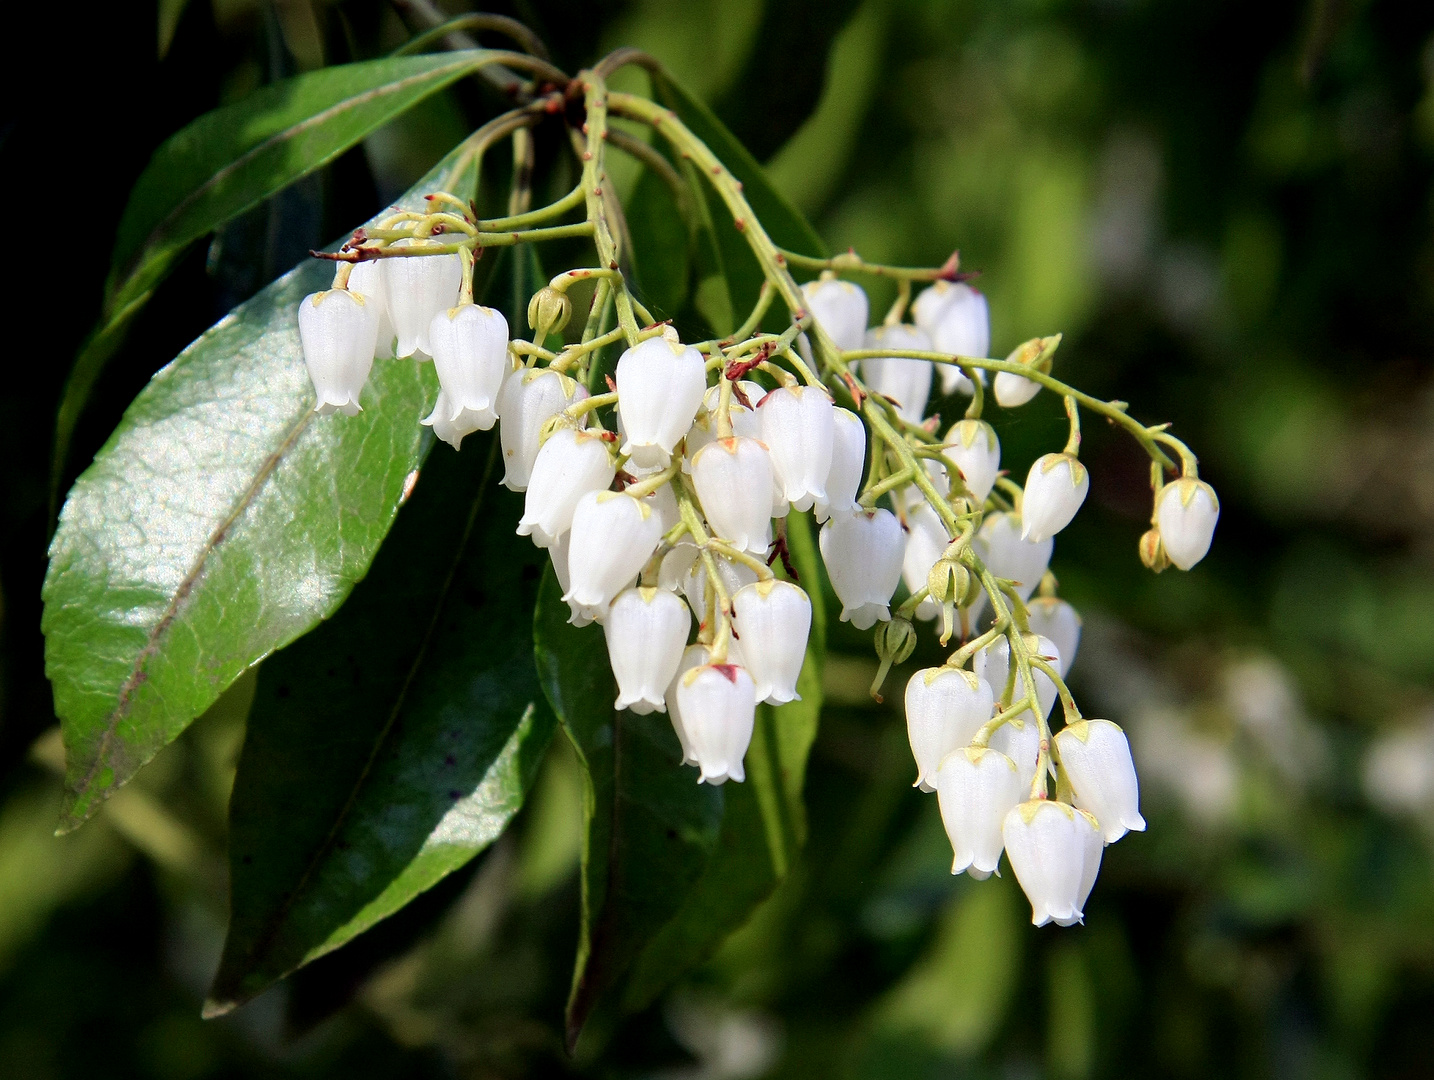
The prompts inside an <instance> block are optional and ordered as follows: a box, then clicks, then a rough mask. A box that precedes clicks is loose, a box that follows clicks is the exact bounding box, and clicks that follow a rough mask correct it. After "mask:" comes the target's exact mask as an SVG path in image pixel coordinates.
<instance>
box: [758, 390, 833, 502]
mask: <svg viewBox="0 0 1434 1080" xmlns="http://www.w3.org/2000/svg"><path fill="white" fill-rule="evenodd" d="M758 412H759V413H760V415H761V417H762V441H763V442H764V443H766V444H767V450H768V451H769V452H770V453H771V455H772V464H773V465H774V466H775V467H776V474H777V478H778V479H779V480H780V481H781V483H782V495H783V497H784V498H785V499H786V501H787V502H789V503H791V505H792V509H794V510H808V509H810V508H811V507H812V505H813V504H814V503H815V502H817V500H819V499H825V498H826V497H827V477H828V476H830V475H831V471H832V444H833V441H834V439H835V428H836V418H835V412H836V409H835V407H834V406H833V405H832V399H831V398H830V397H828V396H827V392H826V391H825V390H823V389H822V388H821V387H819V386H794V387H791V388H787V387H782V388H781V389H778V390H773V391H772V392H771V393H770V394H768V395H767V396H766V397H765V398H763V399H762V407H761V408H760V409H759V410H758Z"/></svg>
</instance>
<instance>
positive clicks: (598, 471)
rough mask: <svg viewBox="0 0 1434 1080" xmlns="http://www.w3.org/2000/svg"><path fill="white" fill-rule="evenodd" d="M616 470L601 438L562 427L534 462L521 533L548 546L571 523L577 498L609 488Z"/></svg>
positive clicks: (534, 541) (539, 544)
mask: <svg viewBox="0 0 1434 1080" xmlns="http://www.w3.org/2000/svg"><path fill="white" fill-rule="evenodd" d="M616 473H617V470H616V468H614V466H613V461H612V455H611V454H609V453H608V452H607V444H606V443H604V442H603V441H602V439H600V438H598V437H597V436H596V435H589V434H587V433H586V432H582V431H577V430H575V429H573V428H559V429H558V430H557V431H555V432H553V434H552V435H551V436H549V438H548V441H547V442H545V443H543V445H542V448H541V449H540V450H539V451H538V456H537V457H536V458H535V459H534V461H533V472H532V475H531V476H530V477H529V479H528V493H527V497H526V499H525V501H524V504H523V517H522V520H520V521H519V522H518V535H519V536H531V537H532V538H533V543H535V544H537V545H538V547H548V546H549V545H550V544H552V543H553V541H555V540H556V539H557V538H558V537H560V536H562V535H563V533H565V532H567V531H568V529H569V528H570V527H571V526H572V523H573V510H574V509H575V508H576V507H577V505H578V500H579V499H580V498H582V497H583V496H584V495H586V494H587V493H588V492H590V491H604V490H606V489H607V487H608V485H610V484H611V483H612V478H613V476H615V475H616Z"/></svg>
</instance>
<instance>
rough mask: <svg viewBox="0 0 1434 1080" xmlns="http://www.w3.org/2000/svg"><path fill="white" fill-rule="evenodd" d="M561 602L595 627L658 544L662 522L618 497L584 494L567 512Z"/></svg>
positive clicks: (629, 499) (614, 494)
mask: <svg viewBox="0 0 1434 1080" xmlns="http://www.w3.org/2000/svg"><path fill="white" fill-rule="evenodd" d="M572 529H573V535H572V538H571V540H570V541H569V546H568V578H569V580H570V581H571V584H570V585H569V587H568V591H567V592H566V593H564V594H563V599H564V600H568V601H571V602H573V603H575V604H578V605H579V606H581V607H582V608H583V613H584V614H586V615H587V616H588V617H589V618H590V619H593V620H595V621H600V620H601V619H602V618H603V616H604V615H605V614H606V613H607V608H608V605H609V604H611V603H612V599H613V597H614V596H616V595H617V594H618V593H620V592H621V591H622V590H623V589H625V588H627V587H628V585H630V584H631V583H632V582H633V581H634V580H635V579H636V578H637V575H638V572H639V571H640V570H642V568H643V565H644V564H646V562H647V560H648V559H650V558H652V553H653V552H654V551H656V550H657V545H658V542H659V541H660V540H661V539H662V522H661V521H659V520H658V517H657V515H656V514H654V513H653V512H652V509H651V508H650V507H648V506H646V505H644V504H643V502H642V500H640V499H634V498H633V497H632V496H631V495H628V494H627V493H625V492H621V491H589V492H588V493H587V494H586V495H584V496H582V497H581V498H580V499H578V503H577V506H576V508H575V509H574V510H573V525H572Z"/></svg>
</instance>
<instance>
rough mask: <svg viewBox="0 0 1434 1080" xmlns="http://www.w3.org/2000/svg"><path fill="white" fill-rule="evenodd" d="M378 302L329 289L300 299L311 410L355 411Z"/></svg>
mask: <svg viewBox="0 0 1434 1080" xmlns="http://www.w3.org/2000/svg"><path fill="white" fill-rule="evenodd" d="M377 308H378V305H377V304H375V303H372V302H370V301H369V300H367V299H365V298H364V297H363V296H361V295H360V294H358V293H353V292H349V291H347V290H345V289H330V290H328V291H327V292H318V293H312V294H310V295H309V296H306V297H304V299H303V300H302V301H300V303H299V341H300V344H301V345H302V346H303V350H304V364H305V366H306V367H308V369H309V379H310V380H311V381H312V382H313V384H314V391H315V393H316V394H317V395H318V401H317V402H316V403H315V404H314V411H315V412H316V413H319V414H320V415H321V416H327V415H329V414H330V413H332V412H335V411H339V412H342V413H343V414H344V415H345V416H357V415H358V414H359V411H360V407H359V392H360V391H361V390H362V389H363V385H364V383H366V382H367V381H368V373H369V370H370V369H371V368H372V367H373V349H374V337H375V335H376V334H377V333H378V311H377Z"/></svg>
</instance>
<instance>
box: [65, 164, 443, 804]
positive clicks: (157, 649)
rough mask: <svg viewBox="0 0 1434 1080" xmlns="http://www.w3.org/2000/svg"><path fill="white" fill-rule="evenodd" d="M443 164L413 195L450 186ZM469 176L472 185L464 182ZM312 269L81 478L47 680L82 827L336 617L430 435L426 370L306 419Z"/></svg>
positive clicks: (258, 311) (382, 373)
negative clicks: (249, 672)
mask: <svg viewBox="0 0 1434 1080" xmlns="http://www.w3.org/2000/svg"><path fill="white" fill-rule="evenodd" d="M451 165H452V159H450V160H449V161H447V162H444V163H442V164H440V165H439V166H438V167H437V168H436V169H434V171H433V172H432V173H430V174H429V176H427V177H425V179H424V180H423V181H422V182H420V183H419V185H418V186H417V187H415V188H414V191H413V192H412V193H410V195H409V196H407V197H406V199H407V200H408V201H409V202H410V203H413V201H414V200H419V199H421V193H422V192H426V191H430V190H432V189H433V188H434V187H435V186H439V185H444V184H452V183H455V182H457V181H455V179H454V178H453V177H451V176H450V175H449V170H450V168H451ZM468 179H469V180H470V182H471V174H468ZM332 274H333V269H332V267H330V266H328V265H327V264H322V263H319V262H317V261H315V262H311V263H306V264H304V265H303V266H300V267H299V268H297V269H296V270H293V271H291V272H290V273H289V274H287V275H285V276H284V277H282V278H280V279H279V280H278V281H276V282H274V283H273V284H272V285H270V286H269V287H268V288H266V289H264V290H263V291H262V292H261V293H259V294H258V295H257V296H256V297H254V298H253V299H252V300H250V301H249V302H247V303H245V304H243V305H241V306H240V307H238V308H236V309H235V310H234V311H233V312H231V313H230V314H229V315H227V316H226V317H225V318H224V319H222V320H221V321H220V322H219V323H218V324H216V325H215V326H214V327H213V328H211V329H210V330H209V331H207V332H206V333H205V334H204V335H203V336H201V337H200V338H199V339H198V340H197V341H195V342H194V343H193V344H192V345H190V346H189V347H188V348H187V349H185V350H184V352H182V353H181V354H180V355H179V356H178V357H177V358H176V359H175V360H174V361H173V362H172V363H171V364H169V365H168V366H166V367H165V368H163V369H162V370H161V371H160V372H158V373H157V374H156V375H155V377H154V379H153V380H151V382H150V383H149V385H148V386H147V387H145V389H144V390H143V391H142V392H141V393H140V395H139V396H138V397H137V398H135V400H134V402H133V403H132V404H131V405H130V407H129V409H128V410H127V411H126V412H125V415H124V418H123V419H122V420H121V421H120V425H119V427H118V428H117V429H116V430H115V432H114V434H113V435H111V436H110V438H109V441H108V442H106V443H105V445H104V447H103V448H101V450H100V452H99V453H98V454H97V455H96V456H95V460H94V463H93V464H92V465H91V466H90V467H89V468H88V469H87V470H85V472H84V473H83V474H82V475H81V476H80V478H79V479H78V480H77V481H76V482H75V486H74V488H73V489H72V490H71V492H70V495H69V497H68V499H67V500H66V502H65V506H64V510H63V512H62V513H61V515H60V523H59V528H58V531H57V532H56V534H55V538H54V540H53V542H52V543H51V546H50V565H49V569H48V572H47V574H46V577H45V586H44V593H43V595H44V601H45V612H44V617H43V620H42V624H41V626H42V629H43V631H44V633H45V672H46V674H47V675H48V676H49V678H50V681H51V683H52V685H53V687H54V693H55V712H56V715H58V716H59V717H60V721H61V727H62V730H63V733H64V739H65V751H66V759H67V764H66V777H65V784H66V790H67V795H66V800H65V807H64V811H63V820H62V828H73V827H74V826H76V825H78V824H80V823H81V822H83V821H84V820H85V819H86V818H88V817H89V816H90V815H91V814H93V813H94V812H95V810H96V809H97V808H98V806H99V804H100V801H101V800H103V799H104V798H105V797H106V796H107V795H108V794H109V793H110V792H112V791H113V790H114V789H115V788H116V787H118V786H119V785H120V784H123V783H124V782H125V781H126V780H128V779H129V778H130V777H131V776H132V775H133V774H134V773H135V771H136V770H137V769H139V768H140V766H142V765H143V764H144V763H145V762H147V761H148V760H149V759H150V758H152V757H153V756H154V755H155V753H156V752H158V750H159V749H160V748H161V747H163V746H164V745H165V744H166V743H168V742H169V741H170V740H172V739H173V738H175V736H177V735H178V734H179V733H180V732H181V731H183V730H184V728H185V727H186V726H187V725H188V724H189V722H190V721H191V720H193V719H194V718H195V717H196V716H198V715H199V714H200V713H202V712H203V711H204V710H205V709H206V708H208V707H209V705H210V704H211V703H212V702H213V701H214V699H215V698H217V697H218V696H219V694H220V693H221V692H222V691H223V690H224V688H225V687H226V686H228V685H229V684H230V683H231V682H232V681H233V680H234V679H235V678H236V677H237V676H238V675H239V674H240V673H241V672H242V671H244V669H245V668H247V667H248V666H249V665H251V664H253V663H254V662H255V661H257V660H260V659H262V658H263V657H265V656H267V655H268V654H269V653H271V652H273V651H274V650H275V649H277V648H281V647H282V646H284V645H286V644H288V643H289V642H290V641H293V640H294V639H295V638H297V637H299V636H300V635H301V634H303V633H305V632H307V631H308V630H309V629H311V628H312V627H313V626H314V625H315V623H317V622H318V621H319V620H320V619H322V618H325V617H327V616H329V615H331V614H332V613H333V612H334V610H335V609H336V608H337V607H338V606H339V605H340V604H341V603H342V602H343V600H344V598H345V597H346V596H347V595H348V592H349V590H350V589H351V588H352V587H353V585H354V583H355V582H356V581H358V579H359V578H361V577H363V575H364V573H365V572H366V571H367V570H368V565H369V562H370V561H371V560H372V559H373V556H374V553H375V552H376V551H377V550H378V545H379V544H380V543H381V542H382V540H383V538H384V536H385V535H386V534H387V532H388V529H389V526H390V525H391V524H392V522H393V517H394V514H395V513H396V512H397V510H398V506H399V503H400V502H401V500H402V497H403V492H404V485H405V483H406V482H407V480H408V477H409V476H410V474H412V473H413V471H414V470H415V469H417V468H418V465H419V464H420V462H421V461H422V460H423V458H424V456H425V455H426V454H427V452H428V447H429V446H430V444H431V442H432V437H431V436H430V435H429V434H428V432H427V429H426V428H422V427H420V426H419V423H418V421H419V419H420V418H421V417H422V416H424V415H426V413H427V411H428V410H429V409H430V408H431V405H432V401H433V399H434V398H435V397H436V396H437V381H436V379H435V378H434V376H433V373H432V371H431V369H430V368H427V367H425V366H424V365H419V364H411V363H385V362H382V361H380V362H378V363H376V364H375V365H374V368H373V374H372V376H371V378H370V380H369V384H368V386H367V388H366V389H365V390H364V396H363V399H362V400H363V407H364V411H363V412H362V413H361V414H360V415H359V416H357V417H354V418H349V417H345V416H342V415H338V416H330V417H320V416H317V415H315V414H314V412H313V411H312V409H313V401H314V395H313V389H312V387H311V386H310V384H309V379H308V375H307V373H306V371H305V369H304V362H303V358H302V353H301V350H300V347H299V334H298V317H297V311H298V304H299V301H300V299H302V298H303V297H304V296H305V295H306V294H307V293H310V292H314V291H316V290H319V289H323V288H326V287H327V286H328V284H329V282H330V281H331V280H332Z"/></svg>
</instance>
